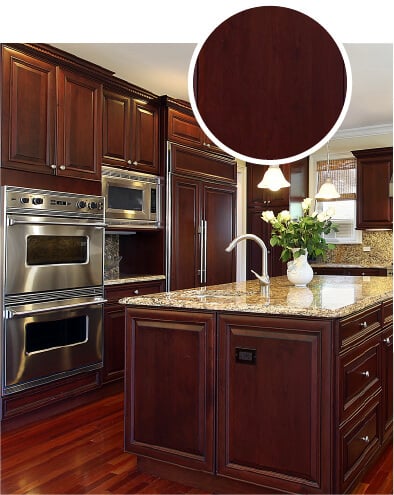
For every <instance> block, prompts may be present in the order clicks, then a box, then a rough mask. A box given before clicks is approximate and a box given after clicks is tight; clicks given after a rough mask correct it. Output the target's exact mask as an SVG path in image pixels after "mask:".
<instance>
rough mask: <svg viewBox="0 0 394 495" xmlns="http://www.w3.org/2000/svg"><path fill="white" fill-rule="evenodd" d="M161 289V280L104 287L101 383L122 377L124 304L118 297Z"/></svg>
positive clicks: (162, 285) (149, 292)
mask: <svg viewBox="0 0 394 495" xmlns="http://www.w3.org/2000/svg"><path fill="white" fill-rule="evenodd" d="M162 290H164V281H163V280H158V281H150V282H138V283H128V284H121V285H108V286H106V287H105V297H106V299H107V300H108V302H107V303H106V304H105V306H104V359H103V369H102V381H103V383H107V382H111V381H114V380H122V379H123V377H124V355H125V306H124V305H123V304H119V303H118V301H119V299H122V298H123V297H132V296H139V295H144V294H153V293H155V292H161V291H162Z"/></svg>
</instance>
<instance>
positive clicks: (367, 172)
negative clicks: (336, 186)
mask: <svg viewBox="0 0 394 495" xmlns="http://www.w3.org/2000/svg"><path fill="white" fill-rule="evenodd" d="M352 153H353V154H354V155H355V156H356V157H357V228H359V229H368V228H377V229H379V228H389V229H391V228H392V224H393V200H392V198H390V197H389V183H390V180H391V178H392V175H393V161H392V153H393V151H392V148H379V149H376V150H362V151H354V152H352Z"/></svg>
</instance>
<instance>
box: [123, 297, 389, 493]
mask: <svg viewBox="0 0 394 495" xmlns="http://www.w3.org/2000/svg"><path fill="white" fill-rule="evenodd" d="M390 308H391V313H390ZM126 356H127V360H126V384H125V403H126V412H125V449H126V451H129V452H132V453H134V454H137V455H138V456H139V461H138V462H139V465H140V468H141V469H142V470H144V469H146V470H148V471H150V472H153V473H156V474H158V473H160V472H161V473H162V475H165V476H167V477H168V478H169V479H177V480H178V481H180V480H181V481H183V482H185V483H186V484H192V485H194V486H197V487H200V488H204V489H206V490H210V491H209V493H216V492H217V493H250V492H252V493H321V494H324V493H345V492H350V491H351V490H352V489H353V488H354V486H355V485H356V483H357V482H358V480H359V479H360V477H361V476H362V475H363V473H364V472H365V470H366V469H367V468H368V467H369V466H370V465H371V463H372V462H373V461H374V460H375V459H376V458H377V456H378V455H379V454H380V452H381V451H382V449H383V447H384V446H385V444H387V443H388V442H389V441H390V439H391V435H392V301H391V300H390V301H385V302H384V303H383V304H381V303H379V304H376V305H375V306H372V307H369V308H366V309H365V310H363V311H361V312H360V313H355V314H353V315H349V316H347V317H345V318H342V319H339V318H332V319H330V318H307V317H301V316H300V317H286V316H279V315H278V317H276V316H272V315H271V316H269V315H267V316H265V315H261V314H260V315H257V314H242V313H228V312H227V313H224V312H220V311H219V312H214V311H211V312H210V311H199V312H197V311H193V312H188V311H187V310H173V309H164V308H141V307H138V308H137V307H136V308H132V307H129V308H127V311H126ZM160 470H161V471H160ZM164 473H165V474H164Z"/></svg>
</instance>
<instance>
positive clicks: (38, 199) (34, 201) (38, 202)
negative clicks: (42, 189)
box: [32, 198, 44, 205]
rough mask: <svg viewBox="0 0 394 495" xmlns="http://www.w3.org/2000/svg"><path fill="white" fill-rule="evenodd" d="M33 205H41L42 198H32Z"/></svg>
mask: <svg viewBox="0 0 394 495" xmlns="http://www.w3.org/2000/svg"><path fill="white" fill-rule="evenodd" d="M32 202H33V205H42V204H43V202H44V200H43V199H42V198H33V200H32Z"/></svg>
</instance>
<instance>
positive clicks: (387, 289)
mask: <svg viewBox="0 0 394 495" xmlns="http://www.w3.org/2000/svg"><path fill="white" fill-rule="evenodd" d="M391 297H392V278H391V277H372V276H371V277H368V276H367V277H365V276H364V277H363V276H359V277H351V276H347V277H343V276H335V275H315V276H314V277H313V280H312V281H311V282H310V283H309V284H308V286H307V287H295V286H294V285H292V284H291V283H290V282H289V281H288V279H287V277H286V276H281V277H273V278H271V283H270V285H269V288H268V290H266V292H265V293H261V291H260V285H259V283H258V281H257V280H251V281H246V282H234V283H230V284H223V285H213V286H209V287H201V288H194V289H184V290H178V291H172V292H161V293H158V294H151V295H146V296H141V297H125V298H123V299H121V300H120V301H119V302H120V303H121V304H125V305H129V306H136V307H155V308H162V309H188V310H203V311H221V312H232V313H233V312H234V313H239V312H245V313H261V314H267V315H283V316H285V315H294V316H311V317H323V318H338V317H344V316H347V315H350V314H352V313H354V312H357V311H361V310H363V309H364V308H367V307H368V306H371V305H373V304H377V303H380V302H382V301H384V300H386V299H389V298H391Z"/></svg>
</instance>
